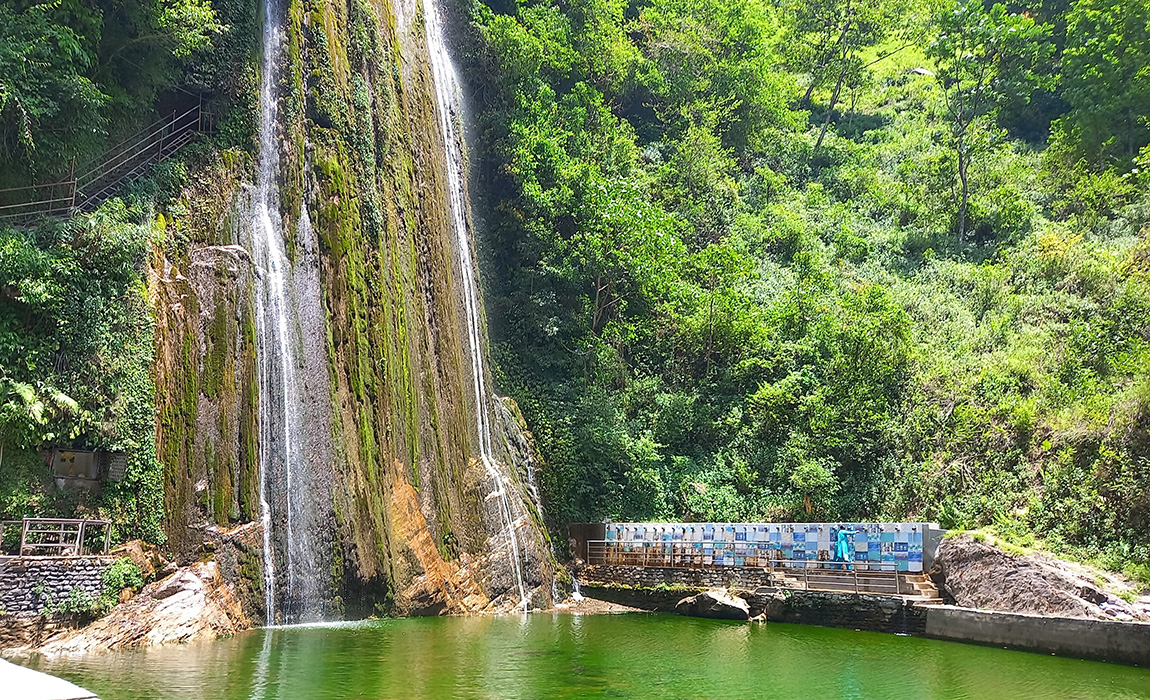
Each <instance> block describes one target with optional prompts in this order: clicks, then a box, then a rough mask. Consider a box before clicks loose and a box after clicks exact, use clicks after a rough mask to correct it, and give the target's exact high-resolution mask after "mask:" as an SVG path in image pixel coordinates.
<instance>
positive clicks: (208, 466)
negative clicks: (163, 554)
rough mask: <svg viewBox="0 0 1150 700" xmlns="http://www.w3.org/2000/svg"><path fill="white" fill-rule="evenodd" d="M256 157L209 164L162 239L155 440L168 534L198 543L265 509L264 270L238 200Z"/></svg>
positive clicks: (155, 301)
mask: <svg viewBox="0 0 1150 700" xmlns="http://www.w3.org/2000/svg"><path fill="white" fill-rule="evenodd" d="M247 161H248V159H247V157H246V156H245V155H243V154H238V153H223V154H217V155H215V156H214V157H212V158H211V159H210V160H209V162H207V163H205V164H203V166H202V173H201V177H199V178H197V179H196V180H195V181H194V183H193V184H191V185H189V186H188V188H187V189H186V190H185V191H184V193H183V196H182V203H183V204H184V205H185V206H183V207H180V209H183V210H186V211H188V212H189V213H188V214H187V215H186V216H183V217H180V218H177V219H176V220H174V221H172V222H171V223H170V224H168V226H167V234H168V235H167V237H166V240H165V241H164V242H163V243H162V244H158V245H156V246H155V247H154V248H153V251H152V258H151V261H150V265H149V292H150V297H151V300H152V305H153V308H154V314H155V319H156V345H157V352H156V364H155V366H154V369H153V373H154V377H155V382H156V387H157V392H156V416H157V430H156V452H157V455H158V456H159V458H160V461H161V463H162V464H163V468H164V512H165V530H166V533H167V536H168V546H169V548H171V549H172V550H173V552H175V553H177V554H178V555H180V556H182V557H185V558H186V557H190V556H192V555H194V554H195V552H196V551H197V549H198V548H199V546H200V545H201V543H202V542H203V541H204V539H205V535H206V533H205V532H204V530H205V529H206V528H207V527H209V526H215V527H219V528H228V527H229V526H231V525H233V524H237V523H242V522H247V521H250V520H253V519H257V518H258V515H259V491H258V483H259V482H258V478H259V477H258V475H259V472H258V464H257V461H258V455H257V451H258V445H257V443H256V435H257V415H256V408H257V398H258V386H257V385H256V375H255V357H256V346H255V333H254V316H253V314H254V311H253V304H252V299H253V291H252V290H253V282H254V276H253V275H254V270H253V267H252V263H251V258H250V256H249V254H248V252H247V250H246V249H245V248H244V247H242V246H241V245H239V244H238V242H239V240H240V235H241V228H242V227H243V226H244V225H245V223H244V222H242V221H240V220H239V218H238V217H236V216H235V215H234V212H235V211H237V210H239V209H240V207H239V206H238V202H237V199H238V198H242V197H243V196H244V192H243V190H242V189H240V188H239V183H240V181H241V178H242V176H243V175H244V174H245V172H246V170H247V167H246V166H247Z"/></svg>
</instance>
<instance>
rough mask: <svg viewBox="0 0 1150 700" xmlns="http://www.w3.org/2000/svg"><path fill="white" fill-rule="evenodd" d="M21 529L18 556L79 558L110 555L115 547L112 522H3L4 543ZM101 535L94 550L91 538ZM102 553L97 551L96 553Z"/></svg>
mask: <svg viewBox="0 0 1150 700" xmlns="http://www.w3.org/2000/svg"><path fill="white" fill-rule="evenodd" d="M10 527H11V528H19V529H20V545H19V547H18V548H17V550H16V556H20V557H34V556H49V557H79V556H84V555H85V554H89V555H91V554H107V553H108V549H109V547H110V546H111V543H112V522H111V521H110V520H89V519H87V518H24V519H23V520H4V521H0V543H3V542H4V536H5V535H6V534H7V533H8V528H10ZM96 532H100V535H101V536H100V538H99V544H98V545H97V546H96V547H95V548H93V547H92V546H91V544H92V543H91V541H90V538H92V537H93V536H94V535H95V533H96ZM97 549H98V550H99V551H96V550H97Z"/></svg>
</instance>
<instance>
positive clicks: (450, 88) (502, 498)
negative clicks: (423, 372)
mask: <svg viewBox="0 0 1150 700" xmlns="http://www.w3.org/2000/svg"><path fill="white" fill-rule="evenodd" d="M424 23H425V26H426V31H427V49H428V53H429V54H430V61H431V76H432V81H433V83H434V84H435V102H436V108H437V111H438V113H439V128H440V132H441V134H442V136H443V148H444V153H443V156H444V160H445V162H446V165H447V180H448V188H447V189H448V197H449V199H450V210H451V224H452V228H453V229H454V231H455V234H456V238H457V241H456V250H457V251H458V252H459V266H460V268H461V270H462V279H463V306H464V315H465V316H466V320H467V343H468V349H469V351H470V356H471V358H470V359H471V379H472V390H473V391H474V393H475V422H476V431H477V433H478V436H479V459H480V461H482V462H483V467H484V469H485V470H486V472H487V475H488V477H489V478H490V479H491V482H492V484H493V486H494V489H495V491H494V492H493V493H492V494H491V496H489V498H495V499H497V500H498V506H499V513H500V516H501V519H502V520H503V526H504V528H505V529H506V532H507V546H508V549H509V550H510V551H509V556H510V560H511V569H512V571H513V573H514V575H515V582H516V585H517V586H518V589H519V604H520V606H522V607H523V608H524V609H526V608H527V604H528V601H527V593H526V586H525V585H524V583H523V566H522V562H521V560H520V548H519V537H518V534H517V533H516V527H517V525H516V520H515V517H514V512H513V510H512V508H511V500H510V498H509V497H508V493H507V491H508V488H509V484H508V482H507V480H506V479H505V478H504V476H503V474H502V473H501V472H500V470H499V465H498V464H497V463H496V461H495V458H494V456H493V453H492V448H491V395H490V394H489V393H488V388H487V380H486V372H485V365H484V361H483V344H482V338H483V329H482V325H481V321H480V316H479V286H478V283H477V280H476V272H475V264H474V261H473V259H472V255H471V231H470V229H469V227H468V223H467V199H466V196H467V185H466V182H465V181H464V177H463V146H464V142H463V134H462V133H461V127H460V125H459V117H460V116H461V115H462V109H463V91H462V89H461V88H460V85H459V78H458V75H457V74H456V72H455V65H454V63H452V61H451V56H450V55H449V54H448V53H447V43H446V37H445V33H444V28H443V18H442V16H441V15H440V10H439V6H438V5H437V3H436V2H435V0H424Z"/></svg>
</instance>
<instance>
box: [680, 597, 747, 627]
mask: <svg viewBox="0 0 1150 700" xmlns="http://www.w3.org/2000/svg"><path fill="white" fill-rule="evenodd" d="M675 612H676V613H678V614H680V615H687V616H689V617H707V618H711V619H715V620H748V619H750V617H751V611H750V608H749V607H748V606H747V601H745V600H743V599H742V598H735V597H733V596H732V595H731V594H729V593H728V592H727V591H720V590H712V591H703V592H702V593H699V594H698V595H693V596H690V597H688V598H683V599H682V600H680V601H679V603H678V604H677V605H676V606H675Z"/></svg>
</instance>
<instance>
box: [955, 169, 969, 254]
mask: <svg viewBox="0 0 1150 700" xmlns="http://www.w3.org/2000/svg"><path fill="white" fill-rule="evenodd" d="M969 158H970V156H969V155H968V154H965V153H963V152H962V151H961V150H960V151H959V152H958V179H959V181H960V182H961V183H962V198H961V199H959V202H958V244H959V245H962V244H963V243H964V242H965V240H966V202H967V199H968V198H969V196H970V185H969V183H968V181H967V168H968V167H969V165H970V163H969V162H968V160H969Z"/></svg>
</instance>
